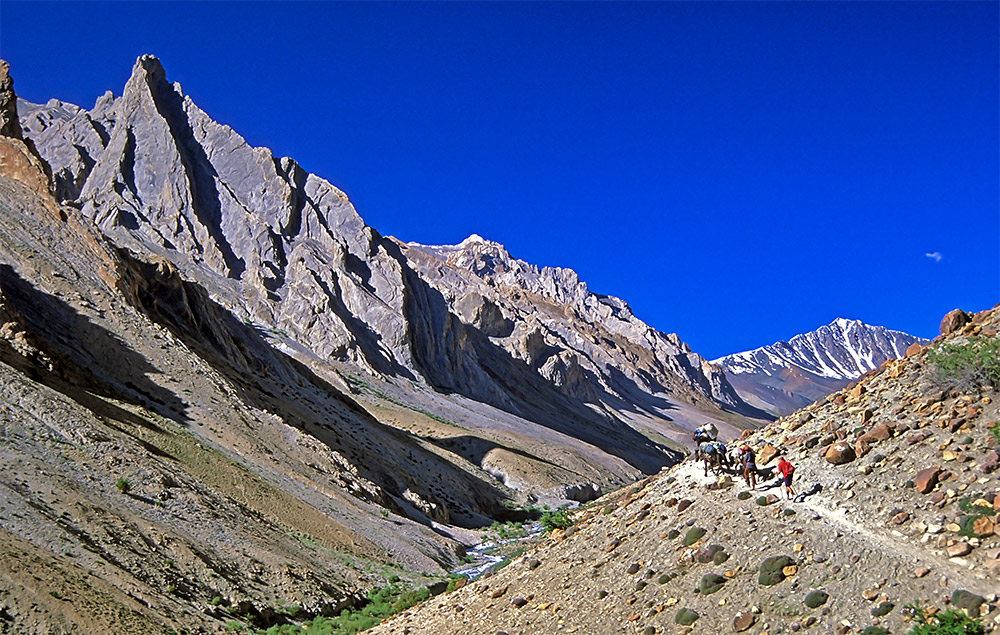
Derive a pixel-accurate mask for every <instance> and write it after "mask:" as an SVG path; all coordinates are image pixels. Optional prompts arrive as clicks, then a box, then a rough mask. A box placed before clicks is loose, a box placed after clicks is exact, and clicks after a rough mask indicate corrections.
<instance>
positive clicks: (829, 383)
mask: <svg viewBox="0 0 1000 635" xmlns="http://www.w3.org/2000/svg"><path fill="white" fill-rule="evenodd" d="M915 343H917V344H926V343H927V340H924V339H922V338H918V337H914V336H912V335H908V334H906V333H903V332H900V331H893V330H890V329H887V328H885V327H882V326H870V325H868V324H865V323H864V322H861V321H860V320H848V319H844V318H837V319H836V320H834V321H833V322H831V323H830V324H828V325H825V326H821V327H820V328H818V329H816V330H815V331H810V332H808V333H802V334H800V335H796V336H794V337H792V338H791V339H789V340H788V341H779V342H775V343H774V344H770V345H768V346H762V347H760V348H756V349H753V350H750V351H744V352H742V353H733V354H731V355H726V356H724V357H720V358H719V359H715V360H713V361H712V363H713V364H716V365H718V366H721V367H722V368H723V370H724V371H725V373H726V376H727V377H728V378H729V380H730V382H731V383H732V384H733V385H734V386H735V387H736V390H737V392H739V394H740V395H741V396H742V397H743V398H744V399H746V400H747V401H748V402H750V403H753V404H755V405H757V406H758V407H760V408H762V409H764V410H767V411H768V412H771V413H774V414H788V413H790V412H792V411H794V410H796V409H798V408H801V407H804V406H806V405H808V404H810V403H812V402H813V401H815V400H817V399H820V398H822V397H824V396H826V395H828V394H830V393H832V392H834V391H836V390H839V389H840V388H843V387H844V386H845V385H847V384H848V383H850V382H851V381H854V380H856V379H857V378H858V377H860V376H861V375H863V374H864V373H866V372H869V371H872V370H875V369H876V368H878V367H879V366H880V365H881V364H882V363H884V362H885V361H886V360H890V359H899V358H900V357H902V356H903V354H904V353H905V352H906V350H907V348H909V347H910V346H912V345H913V344H915Z"/></svg>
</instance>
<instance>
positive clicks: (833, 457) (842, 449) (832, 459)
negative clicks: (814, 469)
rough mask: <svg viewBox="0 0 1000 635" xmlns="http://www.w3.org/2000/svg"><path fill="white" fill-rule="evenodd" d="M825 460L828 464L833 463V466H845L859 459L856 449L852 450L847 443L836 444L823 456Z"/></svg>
mask: <svg viewBox="0 0 1000 635" xmlns="http://www.w3.org/2000/svg"><path fill="white" fill-rule="evenodd" d="M823 458H824V459H826V461H827V463H832V464H833V465H843V464H844V463H850V462H851V461H853V460H854V459H856V458H857V455H856V454H855V453H854V448H852V447H851V446H850V445H848V444H847V443H843V442H840V443H834V444H833V445H831V446H830V447H829V448H827V450H826V452H825V453H824V454H823Z"/></svg>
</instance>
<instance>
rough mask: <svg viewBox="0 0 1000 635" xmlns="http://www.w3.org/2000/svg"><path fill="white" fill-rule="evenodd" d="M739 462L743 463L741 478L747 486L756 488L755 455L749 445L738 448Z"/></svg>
mask: <svg viewBox="0 0 1000 635" xmlns="http://www.w3.org/2000/svg"><path fill="white" fill-rule="evenodd" d="M739 456H740V463H741V464H742V465H743V480H744V481H746V483H747V487H749V488H750V489H757V457H756V455H755V454H754V451H753V450H751V449H750V446H749V445H744V446H743V447H741V448H740V455H739Z"/></svg>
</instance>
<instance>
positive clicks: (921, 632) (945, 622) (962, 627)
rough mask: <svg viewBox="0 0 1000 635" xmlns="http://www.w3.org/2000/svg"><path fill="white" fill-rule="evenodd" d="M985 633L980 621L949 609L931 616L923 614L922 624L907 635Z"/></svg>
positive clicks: (966, 634)
mask: <svg viewBox="0 0 1000 635" xmlns="http://www.w3.org/2000/svg"><path fill="white" fill-rule="evenodd" d="M916 619H917V618H916V616H914V620H916ZM985 632H986V631H985V630H984V628H983V624H982V622H980V621H979V620H978V619H974V618H971V617H969V616H968V615H966V614H965V613H963V612H962V611H957V610H955V609H948V610H947V611H941V612H940V613H935V614H933V615H929V616H928V615H926V613H924V614H921V620H920V623H918V624H915V625H914V626H913V628H911V629H910V630H909V631H907V634H906V635H983V634H984V633H985Z"/></svg>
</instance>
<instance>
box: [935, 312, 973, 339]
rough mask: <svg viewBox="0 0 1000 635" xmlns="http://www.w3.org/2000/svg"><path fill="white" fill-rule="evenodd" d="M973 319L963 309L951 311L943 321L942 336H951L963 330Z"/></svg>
mask: <svg viewBox="0 0 1000 635" xmlns="http://www.w3.org/2000/svg"><path fill="white" fill-rule="evenodd" d="M971 319H972V316H970V315H969V314H968V313H966V312H965V311H963V310H962V309H955V310H953V311H949V312H948V313H947V314H946V315H945V316H944V317H943V318H942V319H941V335H950V334H951V333H954V332H956V331H960V330H962V328H963V327H964V326H965V325H966V324H968V323H969V321H970V320H971Z"/></svg>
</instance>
